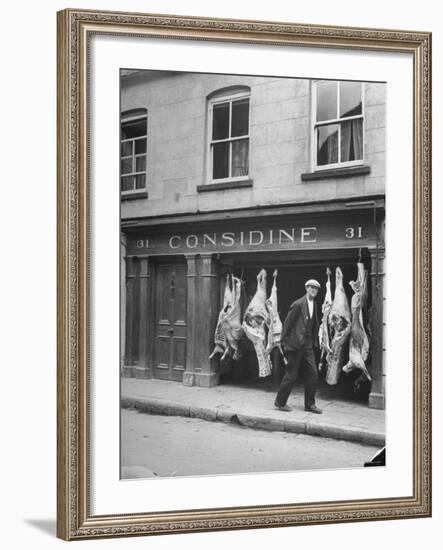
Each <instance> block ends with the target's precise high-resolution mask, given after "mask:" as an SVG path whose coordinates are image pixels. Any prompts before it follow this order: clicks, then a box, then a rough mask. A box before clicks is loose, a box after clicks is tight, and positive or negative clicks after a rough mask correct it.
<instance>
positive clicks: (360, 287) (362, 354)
mask: <svg viewBox="0 0 443 550" xmlns="http://www.w3.org/2000/svg"><path fill="white" fill-rule="evenodd" d="M349 284H350V285H351V288H352V290H353V291H354V295H353V296H352V299H351V311H352V323H351V334H350V338H349V361H348V362H347V363H346V365H345V366H344V367H343V371H344V372H350V371H351V370H353V369H359V370H361V372H362V376H364V377H365V378H366V379H367V380H371V375H370V374H369V372H368V369H367V368H366V360H367V358H368V353H369V339H368V336H367V334H366V331H365V328H364V324H363V305H364V301H365V300H366V299H367V296H366V293H367V289H366V287H367V272H366V271H365V268H364V265H363V264H362V263H361V262H358V263H357V280H356V281H350V282H349Z"/></svg>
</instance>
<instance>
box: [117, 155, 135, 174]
mask: <svg viewBox="0 0 443 550" xmlns="http://www.w3.org/2000/svg"><path fill="white" fill-rule="evenodd" d="M120 166H121V171H122V174H130V173H131V172H132V157H129V158H127V159H122V160H121V163H120Z"/></svg>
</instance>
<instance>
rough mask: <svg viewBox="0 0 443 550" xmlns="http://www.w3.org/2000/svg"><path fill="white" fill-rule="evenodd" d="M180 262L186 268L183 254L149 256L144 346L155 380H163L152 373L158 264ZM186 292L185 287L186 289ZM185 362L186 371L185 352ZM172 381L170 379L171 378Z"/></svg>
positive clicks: (175, 263) (150, 370) (152, 376)
mask: <svg viewBox="0 0 443 550" xmlns="http://www.w3.org/2000/svg"><path fill="white" fill-rule="evenodd" d="M177 264H181V265H184V266H186V269H187V262H186V258H185V256H184V255H181V254H178V255H170V256H169V255H168V256H151V258H150V265H151V284H150V303H151V304H152V307H151V308H149V314H148V325H149V330H148V345H147V346H146V350H147V354H148V357H147V358H146V364H147V366H148V368H149V372H150V375H151V378H155V379H156V380H163V379H161V378H157V377H156V376H155V373H154V366H155V365H154V351H155V338H156V316H157V310H156V308H157V303H156V295H155V289H156V287H157V278H158V272H159V269H158V268H159V266H160V265H177ZM186 292H187V289H186ZM187 329H188V311H187V310H186V334H187ZM185 338H186V345H187V336H186V337H185ZM184 362H185V364H184V370H183V372H185V371H186V353H185V361H184ZM171 381H172V380H171Z"/></svg>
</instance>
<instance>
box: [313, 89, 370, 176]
mask: <svg viewBox="0 0 443 550" xmlns="http://www.w3.org/2000/svg"><path fill="white" fill-rule="evenodd" d="M313 97H314V105H313V114H314V121H315V122H314V144H315V150H314V157H315V159H314V166H315V167H316V168H317V169H322V168H334V167H338V166H340V167H341V166H352V165H355V164H360V163H361V162H362V161H363V85H362V83H361V82H344V81H330V80H319V81H317V82H315V83H314V94H313Z"/></svg>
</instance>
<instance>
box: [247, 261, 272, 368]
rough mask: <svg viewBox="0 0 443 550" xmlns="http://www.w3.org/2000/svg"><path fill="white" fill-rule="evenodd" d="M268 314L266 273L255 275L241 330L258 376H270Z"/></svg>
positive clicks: (262, 271) (261, 272)
mask: <svg viewBox="0 0 443 550" xmlns="http://www.w3.org/2000/svg"><path fill="white" fill-rule="evenodd" d="M269 323H270V319H269V313H268V310H267V308H266V271H265V270H264V269H262V270H261V271H260V273H259V274H258V275H257V291H256V293H255V295H254V297H253V298H252V300H251V302H250V303H249V305H248V307H247V308H246V311H245V316H244V319H243V324H242V326H243V330H244V332H245V334H246V336H247V337H248V338H249V340H250V341H251V342H252V344H253V346H254V349H255V353H256V354H257V360H258V375H259V376H260V377H265V376H269V375H270V374H271V370H272V365H271V361H270V359H269V355H268V354H267V353H266V350H265V347H266V329H267V326H269Z"/></svg>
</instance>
